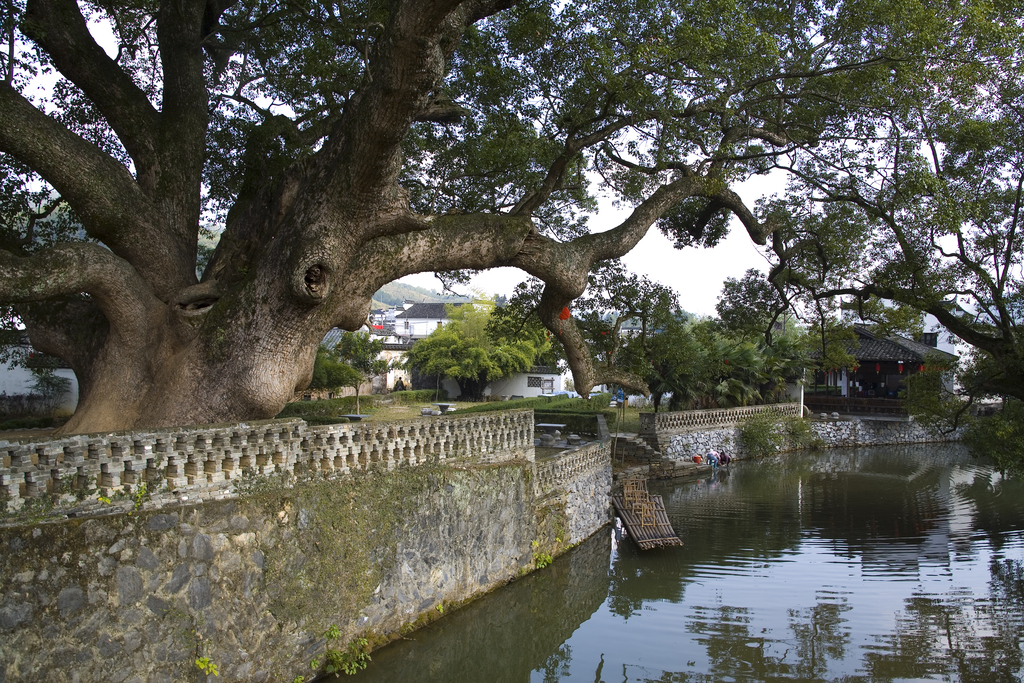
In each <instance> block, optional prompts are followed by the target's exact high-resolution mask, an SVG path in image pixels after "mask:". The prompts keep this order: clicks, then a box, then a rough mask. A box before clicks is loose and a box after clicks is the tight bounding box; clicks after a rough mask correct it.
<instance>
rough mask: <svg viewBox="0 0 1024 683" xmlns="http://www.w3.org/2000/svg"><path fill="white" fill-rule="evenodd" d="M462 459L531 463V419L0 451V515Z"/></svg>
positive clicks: (214, 432)
mask: <svg viewBox="0 0 1024 683" xmlns="http://www.w3.org/2000/svg"><path fill="white" fill-rule="evenodd" d="M467 454H472V455H473V458H474V459H476V460H478V461H480V462H492V463H499V462H506V461H509V460H523V459H525V460H532V459H533V411H531V410H518V411H508V412H502V413H480V414H477V415H472V416H468V417H452V418H447V417H446V418H440V419H439V418H426V419H415V420H405V421H400V422H391V423H377V422H357V423H350V424H339V425H322V426H313V425H308V424H306V422H305V421H303V420H300V419H291V420H265V421H259V422H246V423H239V424H230V425H214V426H201V427H189V428H184V429H168V430H159V431H151V432H123V433H115V434H98V435H96V434H94V435H80V436H69V437H65V438H62V439H54V440H46V441H31V440H22V441H14V442H6V441H0V515H2V514H3V513H4V512H5V511H6V512H15V511H19V510H21V509H22V508H23V507H25V506H26V505H27V506H28V507H29V508H30V509H29V510H27V511H26V514H27V515H29V516H31V517H33V518H38V517H40V516H61V515H67V516H70V517H78V516H83V515H90V514H102V513H106V512H110V511H111V510H114V511H116V510H119V509H123V510H127V509H130V508H134V507H135V506H136V503H139V504H141V505H143V506H144V508H145V509H156V508H159V507H161V506H163V505H168V504H181V503H187V502H194V501H196V500H203V501H210V500H222V499H224V498H229V497H231V496H233V495H235V493H236V490H237V489H238V486H237V484H238V483H239V482H240V480H242V479H243V478H244V476H245V475H257V476H264V475H268V474H273V475H274V476H276V477H278V478H279V479H281V480H288V479H292V478H300V477H302V476H306V475H308V474H310V473H319V474H322V475H324V476H327V477H346V476H350V475H352V474H354V473H359V472H365V471H367V470H368V469H371V468H379V469H385V470H393V469H395V468H396V467H399V466H402V465H412V466H414V465H419V464H422V463H424V462H426V461H427V460H430V459H432V458H434V459H440V460H445V459H447V458H453V457H465V456H466V455H467ZM142 484H145V485H146V492H145V496H143V497H142V499H141V500H139V501H136V500H134V499H133V498H132V495H133V494H137V493H138V491H139V489H140V486H141V485H142ZM104 499H105V500H104ZM23 516H24V515H23ZM0 522H2V519H0Z"/></svg>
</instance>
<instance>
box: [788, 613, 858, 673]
mask: <svg viewBox="0 0 1024 683" xmlns="http://www.w3.org/2000/svg"><path fill="white" fill-rule="evenodd" d="M849 610H850V606H849V605H847V604H846V601H845V600H840V601H838V602H836V601H830V602H819V603H818V604H816V605H815V606H814V607H811V608H809V609H804V610H790V611H789V619H790V629H792V631H793V636H794V637H795V638H796V652H795V653H794V654H795V655H796V663H795V664H794V665H793V667H792V669H793V673H794V674H796V675H797V676H798V677H800V678H809V679H810V678H821V677H822V676H824V675H825V674H826V673H827V672H828V663H829V661H837V662H838V661H842V660H843V658H844V657H845V656H846V646H847V645H849V643H850V629H849V626H847V624H846V619H845V618H844V617H843V613H844V612H848V611H849Z"/></svg>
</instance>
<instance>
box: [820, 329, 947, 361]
mask: <svg viewBox="0 0 1024 683" xmlns="http://www.w3.org/2000/svg"><path fill="white" fill-rule="evenodd" d="M853 330H854V332H855V333H856V334H857V342H860V343H859V344H858V343H857V342H854V341H848V342H846V343H845V346H846V351H847V352H848V353H849V354H850V355H852V356H853V357H854V358H856V359H857V360H858V361H859V362H861V363H864V362H872V361H903V362H905V363H923V362H925V360H927V359H928V358H934V357H935V356H937V355H938V356H942V357H945V358H949V359H953V358H956V356H955V355H954V354H952V353H947V352H946V351H941V350H939V349H936V348H935V347H932V346H928V345H927V344H921V343H919V342H916V341H912V340H910V339H907V338H906V337H899V336H893V337H888V338H886V337H879V336H877V335H875V334H874V333H872V332H871V331H870V330H868V329H867V328H864V327H854V328H853ZM811 355H812V356H815V357H818V356H820V355H821V353H820V352H819V353H814V354H811Z"/></svg>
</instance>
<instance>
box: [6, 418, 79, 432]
mask: <svg viewBox="0 0 1024 683" xmlns="http://www.w3.org/2000/svg"><path fill="white" fill-rule="evenodd" d="M62 424H64V420H59V419H55V418H52V417H22V418H18V419H16V420H5V421H3V422H0V431H2V430H6V429H45V428H47V427H56V426H58V425H62Z"/></svg>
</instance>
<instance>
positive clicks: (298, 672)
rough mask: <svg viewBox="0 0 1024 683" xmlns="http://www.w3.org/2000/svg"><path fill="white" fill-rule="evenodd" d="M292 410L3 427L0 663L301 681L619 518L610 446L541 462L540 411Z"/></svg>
mask: <svg viewBox="0 0 1024 683" xmlns="http://www.w3.org/2000/svg"><path fill="white" fill-rule="evenodd" d="M300 422H301V421H289V422H288V424H286V425H282V424H281V423H278V422H268V423H259V424H246V425H223V426H217V427H207V428H190V429H188V430H178V431H177V432H175V431H174V430H167V431H163V432H158V433H153V434H146V435H143V434H124V435H104V436H96V435H93V436H90V437H80V438H69V439H65V440H61V441H60V442H50V443H47V444H45V445H44V444H28V443H9V444H5V445H0V453H3V456H4V458H5V459H4V462H3V467H4V469H3V472H2V476H3V477H4V479H2V481H3V482H4V484H5V485H6V486H7V487H9V488H7V489H5V491H7V492H11V493H17V494H18V495H17V498H18V501H19V502H20V505H19V506H18V507H17V508H16V509H15V511H14V514H24V513H26V512H30V513H38V514H39V515H40V519H38V520H29V521H26V520H24V519H21V520H18V519H16V518H12V517H11V516H8V518H7V525H6V526H5V527H3V528H0V548H2V552H0V681H20V680H29V679H36V678H40V679H41V678H44V677H45V678H63V679H66V680H69V681H78V682H80V683H100V682H102V683H109V682H113V683H121V682H124V681H132V682H139V683H142V682H147V683H160V682H164V681H166V682H168V683H169V682H170V681H173V680H210V681H212V680H217V681H237V682H239V683H241V682H242V681H246V682H247V681H292V680H294V679H296V678H297V677H299V676H305V677H306V678H307V679H310V678H312V677H313V676H315V675H318V674H320V673H324V672H327V671H328V670H329V669H330V668H331V667H332V665H340V664H342V663H344V662H346V661H349V662H353V661H358V652H360V651H361V648H363V647H365V648H369V647H372V646H373V645H375V644H379V643H382V642H386V641H388V640H389V639H392V638H396V637H399V636H401V635H403V634H405V633H407V632H408V631H409V630H411V629H413V628H416V627H417V626H419V625H422V624H424V623H428V622H430V621H432V620H434V619H437V618H440V617H441V616H443V615H444V614H445V613H446V612H449V611H451V610H452V609H455V608H457V607H458V606H460V605H462V604H464V603H466V602H467V601H470V600H473V599H475V598H476V597H477V596H479V595H481V594H484V593H486V592H489V591H491V590H493V589H495V588H496V587H498V586H502V585H504V584H506V583H507V582H508V581H510V580H512V579H515V578H517V577H519V576H521V575H523V574H526V573H529V572H531V571H533V570H534V569H536V568H539V567H544V566H546V565H547V564H549V563H550V562H551V561H552V559H553V558H554V557H556V556H558V555H559V554H561V553H563V552H565V551H566V550H567V549H568V548H569V547H571V546H573V545H574V544H576V543H578V542H580V541H581V540H583V539H585V538H587V537H588V536H590V535H591V534H593V533H594V531H596V530H597V529H599V528H601V527H602V526H603V525H605V524H606V523H607V522H608V521H609V519H610V511H609V507H610V506H609V503H608V499H609V490H610V485H611V464H610V458H609V452H608V448H607V445H602V444H600V443H596V444H588V445H586V446H583V447H580V448H577V449H573V450H569V451H565V452H563V453H562V454H560V455H558V456H556V457H553V458H549V459H545V460H544V461H543V462H536V461H535V458H534V452H533V445H532V441H533V433H532V431H533V430H532V428H533V425H532V413H530V412H529V411H525V412H522V411H521V412H520V413H511V414H504V415H494V416H488V417H479V416H478V417H473V418H466V419H465V420H462V421H460V420H443V421H440V420H430V419H424V420H410V421H405V422H402V423H398V424H394V425H382V424H376V425H370V426H360V425H335V426H324V427H316V428H313V427H309V426H307V425H304V424H300ZM5 449H6V450H5ZM65 471H67V472H68V473H69V474H64V472H65ZM79 472H81V474H79ZM156 473H163V475H164V476H163V478H162V479H161V480H158V479H156V478H154V476H153V475H154V474H156ZM69 475H71V476H69ZM79 476H81V477H82V481H79V480H78V479H75V478H73V477H79ZM16 481H17V486H16V484H15V482H16ZM176 482H179V483H176ZM54 483H58V484H60V483H65V484H66V485H67V487H68V489H67V491H65V492H61V491H55V490H54V489H53V485H54ZM97 483H100V484H106V485H107V486H106V487H104V489H102V490H100V492H99V493H98V494H97V493H96V492H95V490H93V489H94V487H96V485H97ZM144 483H145V484H147V487H146V488H142V484H144ZM79 484H84V485H87V486H88V485H90V484H91V486H90V488H88V489H81V488H75V487H76V486H77V485H79ZM150 485H151V486H152V487H153V489H152V493H150V490H149V488H148V487H149V486H150ZM12 489H13V491H12ZM76 493H77V494H79V495H80V496H81V500H79V499H78V497H77V496H76ZM94 496H95V497H94ZM115 497H116V498H117V500H111V498H115ZM104 499H106V502H104ZM9 501H10V496H9V497H8V501H6V502H9ZM37 501H48V503H49V504H50V505H51V506H56V507H51V508H50V509H48V510H43V509H42V506H40V505H39V503H38V502H37ZM61 506H63V507H61ZM72 515H74V516H72ZM364 640H365V642H366V644H365V646H363V645H361V643H362V642H363V641H364ZM350 648H351V649H350ZM346 653H348V654H346ZM211 666H214V667H216V669H217V673H218V676H217V677H216V678H214V677H213V676H210V675H208V672H209V671H210V670H211V669H210V667H211ZM201 668H205V669H206V672H204V671H202V670H201Z"/></svg>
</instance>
